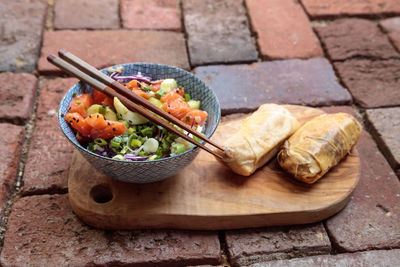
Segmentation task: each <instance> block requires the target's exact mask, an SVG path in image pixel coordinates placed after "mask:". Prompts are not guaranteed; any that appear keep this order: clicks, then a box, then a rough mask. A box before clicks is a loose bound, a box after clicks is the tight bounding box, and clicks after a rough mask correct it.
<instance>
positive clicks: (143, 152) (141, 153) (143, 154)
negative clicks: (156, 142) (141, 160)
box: [139, 151, 148, 157]
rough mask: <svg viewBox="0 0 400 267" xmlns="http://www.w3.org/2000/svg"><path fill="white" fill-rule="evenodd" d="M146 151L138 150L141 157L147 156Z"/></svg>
mask: <svg viewBox="0 0 400 267" xmlns="http://www.w3.org/2000/svg"><path fill="white" fill-rule="evenodd" d="M147 154H148V153H147V152H146V151H140V152H139V156H141V157H146V156H147Z"/></svg>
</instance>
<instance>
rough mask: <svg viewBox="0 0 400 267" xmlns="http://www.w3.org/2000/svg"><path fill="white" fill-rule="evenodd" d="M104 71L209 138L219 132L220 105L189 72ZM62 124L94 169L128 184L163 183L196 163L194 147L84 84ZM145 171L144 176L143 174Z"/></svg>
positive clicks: (65, 108) (70, 99)
mask: <svg viewBox="0 0 400 267" xmlns="http://www.w3.org/2000/svg"><path fill="white" fill-rule="evenodd" d="M148 67H151V68H150V69H151V70H153V72H152V71H148V69H147V68H148ZM132 68H133V69H134V70H133V71H132ZM154 69H155V70H156V71H155V73H154ZM160 69H161V70H163V71H161V72H160V71H159V70H160ZM166 69H167V70H169V71H165V70H166ZM157 70H158V71H157ZM102 71H103V73H106V74H108V75H109V76H110V77H111V78H113V79H114V80H117V81H118V82H120V83H121V84H123V85H124V86H125V87H126V88H128V89H129V90H131V91H132V92H133V93H135V94H137V95H138V96H140V97H143V98H144V99H146V100H147V101H149V102H150V103H152V104H153V105H155V106H157V107H158V108H160V109H163V110H164V111H165V112H167V113H169V114H170V115H172V116H174V117H175V118H177V119H179V120H180V121H182V122H184V123H185V124H187V125H188V126H189V127H191V128H192V129H194V130H195V131H197V132H199V133H201V134H203V135H205V136H206V137H210V136H211V135H212V133H213V132H214V131H215V128H216V126H217V124H218V122H219V117H220V110H219V103H218V100H217V98H216V96H215V94H214V93H213V92H212V91H211V90H210V89H209V88H208V87H207V86H206V85H205V84H204V83H203V82H202V81H200V80H199V79H197V78H196V77H195V76H193V75H192V74H190V73H189V72H186V71H184V70H181V69H178V68H174V67H170V66H166V65H159V64H150V63H136V64H125V65H120V66H116V67H111V68H108V69H105V70H102ZM59 120H60V124H61V128H62V130H63V132H64V134H66V136H67V138H68V139H69V140H70V141H71V142H72V143H73V144H74V145H75V146H76V147H77V148H78V149H79V151H80V152H81V153H82V154H83V155H84V157H85V158H86V159H87V160H88V161H89V162H90V163H91V164H92V165H93V166H95V167H96V168H97V169H99V170H100V171H102V172H103V173H105V174H107V175H108V176H111V177H112V178H116V179H119V180H123V181H130V182H148V181H150V182H152V181H158V180H162V179H164V178H166V177H168V176H171V175H172V174H175V173H176V172H178V171H179V170H180V169H182V167H184V166H186V165H187V164H188V163H190V162H191V161H192V160H193V158H194V157H195V155H196V154H197V152H198V151H197V150H198V149H197V147H196V146H194V145H193V144H192V143H190V142H188V141H186V140H185V139H183V138H181V137H179V136H178V135H176V134H175V133H172V132H169V131H168V130H166V129H165V128H163V127H162V126H159V125H157V124H155V123H153V122H151V121H149V120H148V119H147V118H145V117H143V116H141V115H140V114H138V113H136V112H135V111H134V110H129V109H128V108H127V107H126V106H124V105H123V104H122V103H121V101H120V100H119V99H118V98H116V97H114V98H112V97H110V96H108V95H106V94H103V93H102V92H100V91H98V90H96V89H94V88H91V87H88V86H87V85H84V84H82V83H78V84H77V85H75V86H74V87H73V88H71V89H70V91H69V92H68V93H67V95H66V97H64V99H63V101H62V105H61V107H60V113H59ZM174 127H175V128H177V129H178V130H180V131H182V132H183V133H184V134H187V135H188V136H190V137H191V138H194V139H195V140H196V141H198V142H202V143H203V141H201V140H200V139H199V138H197V137H195V136H193V135H192V134H190V133H187V132H186V131H184V130H182V129H180V128H179V127H178V126H176V125H174ZM192 152H193V154H192ZM179 158H180V159H179ZM172 159H174V160H172ZM170 160H172V162H168V161H170ZM151 164H153V165H160V164H166V165H165V170H160V169H158V170H157V171H156V173H151V174H149V172H151V170H150V169H151V168H152V166H151ZM134 165H136V167H134V169H131V168H132V167H131V166H134ZM104 166H107V168H106V167H104ZM138 166H140V167H138ZM140 168H142V169H143V170H144V171H140V173H138V171H139V170H140ZM149 168H150V169H149Z"/></svg>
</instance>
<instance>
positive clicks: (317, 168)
mask: <svg viewBox="0 0 400 267" xmlns="http://www.w3.org/2000/svg"><path fill="white" fill-rule="evenodd" d="M361 130H362V127H361V125H360V123H359V122H358V121H357V120H356V119H355V118H354V117H353V116H351V115H350V114H347V113H336V114H324V115H320V116H318V117H315V118H313V119H312V120H310V121H308V122H307V123H305V124H304V125H303V126H302V127H300V129H298V130H297V131H296V132H295V133H294V134H293V135H292V136H291V137H290V138H289V139H288V140H287V141H286V142H285V143H284V145H283V146H282V149H281V150H280V151H279V153H278V156H277V161H278V163H279V165H280V166H281V167H282V168H283V169H284V170H286V171H287V172H289V173H290V174H292V175H293V176H294V177H295V178H296V179H298V180H300V181H303V182H306V183H309V184H312V183H314V182H316V181H317V180H318V179H320V178H321V177H322V176H323V175H324V174H325V173H326V172H328V171H329V169H331V168H332V167H334V166H335V165H337V164H338V163H339V161H340V160H341V159H342V158H344V157H345V156H346V155H347V154H348V153H349V152H350V150H351V148H352V147H353V146H354V145H355V144H356V142H357V140H358V138H359V137H360V134H361Z"/></svg>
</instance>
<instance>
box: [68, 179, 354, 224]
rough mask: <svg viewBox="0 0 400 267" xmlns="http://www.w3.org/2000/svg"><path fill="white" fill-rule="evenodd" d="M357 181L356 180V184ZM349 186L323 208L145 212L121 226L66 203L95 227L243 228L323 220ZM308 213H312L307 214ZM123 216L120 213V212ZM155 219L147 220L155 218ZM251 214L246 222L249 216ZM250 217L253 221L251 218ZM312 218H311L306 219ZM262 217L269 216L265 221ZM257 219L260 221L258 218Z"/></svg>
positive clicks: (111, 218) (341, 204) (336, 207)
mask: <svg viewBox="0 0 400 267" xmlns="http://www.w3.org/2000/svg"><path fill="white" fill-rule="evenodd" d="M356 185H357V184H356ZM354 189H355V186H354V187H353V190H351V192H349V194H348V195H347V196H346V197H344V198H343V199H341V200H339V201H337V202H335V203H333V204H331V205H327V206H326V207H325V208H320V209H314V210H308V211H304V210H303V211H296V212H290V211H289V212H276V213H268V214H266V213H260V214H251V215H249V214H243V215H218V216H217V215H211V216H210V215H187V214H186V215H178V214H150V215H149V214H146V215H143V217H142V218H141V220H142V221H146V223H137V222H136V221H133V220H126V221H127V223H126V225H125V226H123V227H121V219H128V218H121V216H119V215H113V216H110V215H108V216H106V215H101V214H97V213H94V212H92V211H90V210H86V209H82V205H79V203H75V202H74V201H73V200H72V198H70V197H69V202H70V205H71V206H72V209H73V210H74V212H75V214H76V215H77V216H78V218H79V219H80V220H82V221H83V222H85V223H86V224H88V225H90V226H93V227H95V228H99V229H104V230H139V229H184V230H233V229H243V228H258V227H267V226H284V225H293V218H292V217H293V216H296V220H297V221H296V223H295V224H296V225H302V224H311V223H317V222H320V221H323V220H325V219H327V218H329V217H331V216H333V215H335V214H336V213H338V212H340V211H341V210H342V209H343V208H344V207H345V206H346V205H347V204H348V203H349V201H350V199H351V197H352V195H353V193H354ZM304 214H307V216H306V217H305V219H299V217H298V216H300V215H304ZM308 214H314V216H315V217H314V216H309V215H308ZM122 217H123V216H122ZM160 218H161V220H162V221H161V222H158V223H154V224H152V223H149V222H154V221H157V220H158V221H159V220H160ZM177 218H184V220H177ZM250 218H253V220H251V221H252V224H251V225H250V224H249V223H248V222H249V219H250ZM254 218H255V219H256V222H254ZM310 218H312V219H310ZM221 219H222V220H228V221H227V222H222V223H221V222H220V225H219V226H218V227H215V224H216V223H215V221H216V220H221ZM265 220H269V221H268V222H267V223H265ZM114 221H115V222H114ZM258 221H260V222H258Z"/></svg>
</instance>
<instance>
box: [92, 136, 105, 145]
mask: <svg viewBox="0 0 400 267" xmlns="http://www.w3.org/2000/svg"><path fill="white" fill-rule="evenodd" d="M94 143H95V144H96V145H99V146H105V145H107V141H106V140H104V139H103V138H96V139H94Z"/></svg>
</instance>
